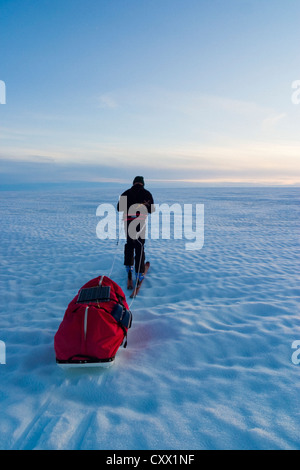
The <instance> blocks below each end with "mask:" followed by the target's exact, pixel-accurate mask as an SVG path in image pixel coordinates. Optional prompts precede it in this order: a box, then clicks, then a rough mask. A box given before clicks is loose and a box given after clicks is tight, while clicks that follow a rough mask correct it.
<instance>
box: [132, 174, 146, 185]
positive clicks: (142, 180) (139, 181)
mask: <svg viewBox="0 0 300 470" xmlns="http://www.w3.org/2000/svg"><path fill="white" fill-rule="evenodd" d="M136 183H140V184H142V185H143V186H145V181H144V178H143V177H142V176H136V177H135V178H134V180H133V184H136Z"/></svg>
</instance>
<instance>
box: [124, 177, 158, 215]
mask: <svg viewBox="0 0 300 470" xmlns="http://www.w3.org/2000/svg"><path fill="white" fill-rule="evenodd" d="M122 196H123V197H124V196H126V197H127V205H126V207H125V208H124V207H123V206H122V205H120V200H119V202H118V205H117V210H118V211H119V212H121V211H123V212H124V218H125V217H127V216H128V215H129V216H130V215H136V214H128V209H129V208H130V207H131V206H133V205H134V204H142V205H144V206H145V207H146V208H147V211H148V214H151V213H152V212H154V211H155V207H154V201H153V196H152V194H151V193H150V191H147V189H145V188H144V186H142V185H141V184H134V185H133V186H132V187H131V188H130V189H127V191H125V192H124V193H123V194H121V196H120V198H121V197H122Z"/></svg>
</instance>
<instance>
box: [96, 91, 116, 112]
mask: <svg viewBox="0 0 300 470" xmlns="http://www.w3.org/2000/svg"><path fill="white" fill-rule="evenodd" d="M96 102H97V106H98V107H99V108H102V109H116V108H117V107H118V104H117V101H116V99H115V98H114V96H113V95H112V94H111V93H105V94H102V95H100V96H98V97H97V98H96Z"/></svg>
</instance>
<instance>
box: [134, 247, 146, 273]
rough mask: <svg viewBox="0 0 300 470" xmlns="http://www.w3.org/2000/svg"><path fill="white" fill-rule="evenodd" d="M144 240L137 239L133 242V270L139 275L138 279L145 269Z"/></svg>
mask: <svg viewBox="0 0 300 470" xmlns="http://www.w3.org/2000/svg"><path fill="white" fill-rule="evenodd" d="M144 246H145V240H143V239H140V238H139V239H138V240H136V242H135V272H136V275H139V280H142V279H143V274H144V271H145V249H144Z"/></svg>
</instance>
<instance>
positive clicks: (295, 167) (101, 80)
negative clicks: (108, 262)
mask: <svg viewBox="0 0 300 470" xmlns="http://www.w3.org/2000/svg"><path fill="white" fill-rule="evenodd" d="M299 18H300V2H299V0H285V1H283V0H51V1H50V0H39V1H34V0H31V1H28V2H24V1H23V0H9V1H8V0H0V53H1V54H0V57H1V63H0V80H1V81H3V82H4V83H5V86H6V104H0V184H9V183H12V184H15V183H21V182H29V183H38V182H52V181H53V182H62V181H120V182H123V181H127V180H130V181H131V179H132V177H133V176H135V175H136V174H142V175H143V176H144V177H145V178H146V179H147V180H148V181H157V180H160V181H167V180H168V181H171V180H175V181H176V180H187V181H203V182H208V183H209V182H212V183H215V182H218V183H222V182H233V183H237V182H241V183H247V182H250V183H267V184H300V137H299V124H300V104H296V103H295V102H294V103H293V101H292V96H293V93H294V94H295V90H293V89H292V83H293V82H295V81H297V80H300V68H299V63H300V47H299V46H300V28H299ZM294 96H295V95H294ZM298 96H299V98H300V93H299V94H298ZM0 98H1V97H0ZM294 101H295V100H294ZM299 101H300V99H299ZM0 102H1V99H0Z"/></svg>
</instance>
